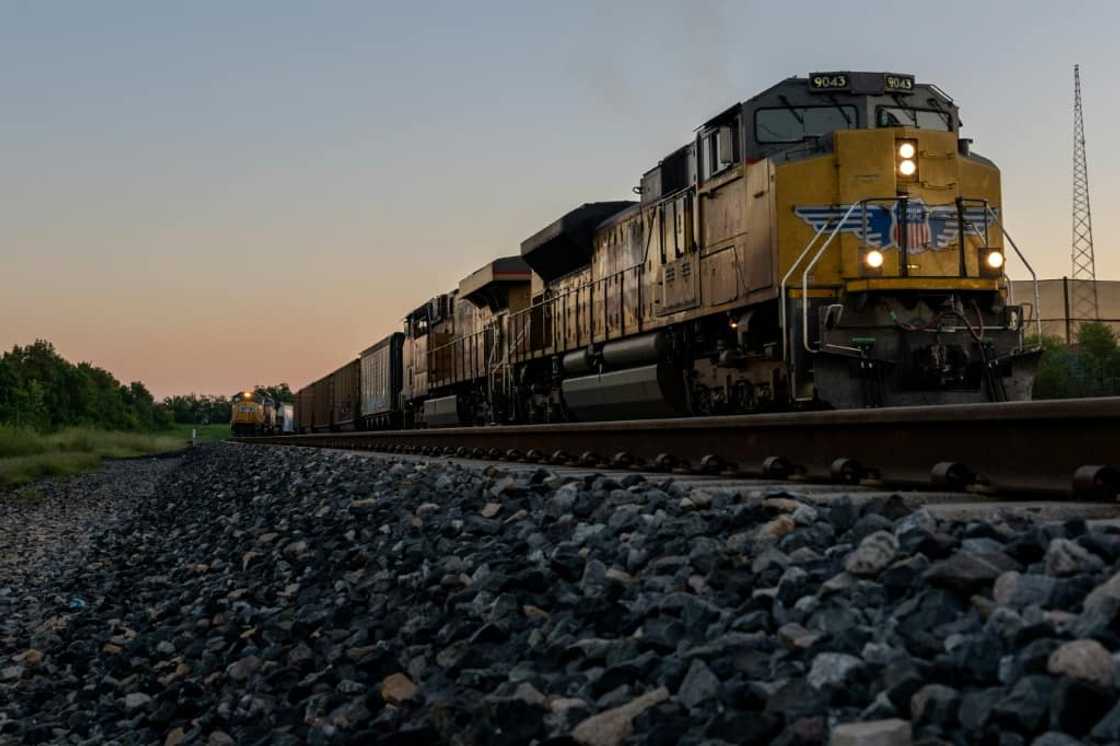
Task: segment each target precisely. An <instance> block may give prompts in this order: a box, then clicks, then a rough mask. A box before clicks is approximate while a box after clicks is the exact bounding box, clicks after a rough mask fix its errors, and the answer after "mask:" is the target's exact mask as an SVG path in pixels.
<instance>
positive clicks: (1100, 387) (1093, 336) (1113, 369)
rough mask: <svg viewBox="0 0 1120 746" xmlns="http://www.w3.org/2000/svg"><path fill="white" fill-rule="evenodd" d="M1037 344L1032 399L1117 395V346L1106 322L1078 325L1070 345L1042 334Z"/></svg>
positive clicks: (1119, 353)
mask: <svg viewBox="0 0 1120 746" xmlns="http://www.w3.org/2000/svg"><path fill="white" fill-rule="evenodd" d="M1038 343H1039V344H1041V346H1042V350H1043V352H1042V359H1041V360H1040V361H1039V364H1038V374H1037V376H1036V377H1035V382H1034V394H1033V398H1035V399H1073V398H1079V397H1091V396H1116V395H1120V348H1118V345H1117V340H1116V334H1115V332H1113V331H1112V328H1111V327H1110V326H1108V325H1107V324H1102V323H1100V322H1097V321H1091V322H1086V323H1084V324H1082V325H1081V328H1080V329H1079V330H1078V333H1077V344H1076V345H1075V346H1073V347H1067V346H1065V345H1064V344H1063V343H1062V341H1061V340H1060V339H1058V338H1056V337H1046V338H1043V339H1042V340H1039V341H1038Z"/></svg>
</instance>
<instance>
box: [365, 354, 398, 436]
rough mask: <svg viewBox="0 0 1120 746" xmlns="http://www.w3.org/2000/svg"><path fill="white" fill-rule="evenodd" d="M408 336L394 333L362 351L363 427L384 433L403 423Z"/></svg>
mask: <svg viewBox="0 0 1120 746" xmlns="http://www.w3.org/2000/svg"><path fill="white" fill-rule="evenodd" d="M403 347H404V334H402V333H401V332H394V333H393V334H390V335H389V336H388V337H386V338H385V339H383V340H381V341H380V342H378V343H377V344H375V345H373V346H372V347H369V348H367V349H365V350H364V351H363V352H362V356H361V358H360V360H361V389H362V390H361V401H360V415H361V427H362V429H365V430H381V429H385V428H393V427H399V426H400V423H401V383H402V379H403V375H402V351H403Z"/></svg>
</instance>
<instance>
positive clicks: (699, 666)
mask: <svg viewBox="0 0 1120 746" xmlns="http://www.w3.org/2000/svg"><path fill="white" fill-rule="evenodd" d="M719 690H720V683H719V679H718V678H716V675H715V674H714V673H712V670H711V669H710V668H708V666H707V665H706V664H705V663H704V661H702V660H700V659H699V658H697V659H694V660H693V661H692V665H690V666H689V667H688V673H687V674H685V677H684V681H682V682H681V686H680V688H679V689H678V690H677V700H678V701H679V702H680V703H681V704H683V705H684V706H685V707H687V708H689V709H690V710H691V709H693V708H695V707H699V706H700V705H702V704H704V703H705V702H707V701H708V700H710V699H711V698H713V697H715V696H716V695H717V694H719Z"/></svg>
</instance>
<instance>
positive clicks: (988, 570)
mask: <svg viewBox="0 0 1120 746" xmlns="http://www.w3.org/2000/svg"><path fill="white" fill-rule="evenodd" d="M1001 574H1003V571H1002V569H1001V568H999V567H997V566H996V565H994V564H992V563H991V562H990V561H988V560H987V559H985V558H984V557H981V556H980V555H976V554H970V553H968V552H957V553H956V554H954V555H953V556H951V557H949V558H948V559H944V560H941V561H940V562H936V563H934V564H933V566H932V567H930V568H929V570H927V571H926V579H927V580H929V582H930V583H932V584H933V585H939V586H941V587H943V588H950V589H952V590H955V591H958V592H960V593H968V594H971V593H975V592H976V591H978V590H980V589H982V588H984V587H986V586H988V585H990V584H991V583H993V582H995V580H996V578H998V577H999V576H1000V575H1001Z"/></svg>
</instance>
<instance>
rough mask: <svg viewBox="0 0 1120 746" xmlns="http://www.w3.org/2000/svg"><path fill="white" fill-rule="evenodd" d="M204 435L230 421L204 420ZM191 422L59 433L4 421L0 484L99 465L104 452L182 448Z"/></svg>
mask: <svg viewBox="0 0 1120 746" xmlns="http://www.w3.org/2000/svg"><path fill="white" fill-rule="evenodd" d="M197 428H198V436H199V437H198V440H199V441H200V442H209V441H215V440H221V439H222V438H224V437H228V436H229V426H228V425H198V426H197ZM190 437H191V426H190V425H176V426H175V428H174V429H173V430H170V431H168V432H164V433H123V432H109V431H106V430H95V429H93V428H85V427H69V428H66V429H64V430H60V431H59V432H57V433H48V434H42V433H37V432H35V431H33V430H24V429H20V428H14V427H9V426H5V425H0V489H6V488H11V487H17V486H19V485H22V484H27V483H29V482H33V481H35V480H37V479H42V478H44V477H59V476H69V475H71V474H78V473H80V472H83V471H90V470H92V469H96V468H97V467H98V466H100V464H101V460H102V459H103V458H130V457H135V456H145V455H148V454H153V453H165V452H167V451H176V450H179V449H181V448H184V447H186V446H187V445H188V444H189V443H190Z"/></svg>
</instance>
